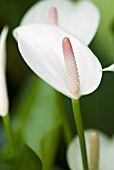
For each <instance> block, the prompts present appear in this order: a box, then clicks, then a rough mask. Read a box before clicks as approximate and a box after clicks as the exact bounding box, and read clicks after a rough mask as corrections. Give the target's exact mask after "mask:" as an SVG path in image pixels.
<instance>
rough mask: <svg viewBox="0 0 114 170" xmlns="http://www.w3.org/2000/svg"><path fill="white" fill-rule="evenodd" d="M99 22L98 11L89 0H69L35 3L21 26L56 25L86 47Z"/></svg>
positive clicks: (48, 0)
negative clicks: (32, 24) (74, 0)
mask: <svg viewBox="0 0 114 170" xmlns="http://www.w3.org/2000/svg"><path fill="white" fill-rule="evenodd" d="M54 9H55V10H54ZM53 15H55V16H53ZM53 17H55V18H56V20H57V21H56V22H55V21H54V20H53ZM99 21H100V14H99V11H98V9H97V7H96V6H95V5H94V4H93V3H92V2H91V1H90V0H81V1H78V2H72V1H70V0H43V1H41V2H37V3H36V4H35V5H34V6H32V7H31V8H30V9H29V10H28V12H27V13H26V14H25V16H24V17H23V19H22V22H21V24H22V25H25V24H30V23H51V24H58V25H59V26H60V27H62V28H64V29H66V30H67V31H69V32H71V33H72V34H73V35H74V36H76V37H77V38H79V39H80V40H81V41H82V42H83V43H84V44H86V45H88V44H89V43H90V42H91V40H92V39H93V37H94V35H95V33H96V31H97V28H98V25H99Z"/></svg>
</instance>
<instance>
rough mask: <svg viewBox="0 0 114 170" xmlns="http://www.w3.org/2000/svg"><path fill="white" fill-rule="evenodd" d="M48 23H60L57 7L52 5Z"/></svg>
mask: <svg viewBox="0 0 114 170" xmlns="http://www.w3.org/2000/svg"><path fill="white" fill-rule="evenodd" d="M48 23H49V24H53V25H57V24H58V16H57V9H56V8H55V7H51V8H50V9H49V18H48Z"/></svg>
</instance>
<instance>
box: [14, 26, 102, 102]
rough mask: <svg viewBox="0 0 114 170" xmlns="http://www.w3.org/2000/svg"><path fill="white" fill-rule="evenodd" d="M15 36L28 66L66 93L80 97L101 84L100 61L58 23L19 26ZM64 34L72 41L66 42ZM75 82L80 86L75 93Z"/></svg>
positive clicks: (74, 97)
mask: <svg viewBox="0 0 114 170" xmlns="http://www.w3.org/2000/svg"><path fill="white" fill-rule="evenodd" d="M14 36H15V38H16V40H17V42H18V47H19V51H20V53H21V55H22V56H23V58H24V60H25V61H26V63H27V64H28V65H29V67H30V68H31V69H32V70H33V71H34V72H35V73H36V74H37V75H38V76H39V77H41V78H42V79H43V80H44V81H46V82H47V83H48V84H50V85H51V86H52V87H54V88H55V89H56V90H58V91H59V92H61V93H63V94H64V95H66V96H68V97H70V98H72V99H78V98H79V97H80V96H82V95H86V94H89V93H91V92H93V91H94V90H95V89H97V87H98V86H99V84H100V81H101V78H102V71H101V70H102V67H101V64H100V62H99V61H98V59H97V58H96V57H95V55H94V54H93V53H92V52H91V50H90V49H89V48H88V47H87V46H85V45H84V44H83V43H82V42H81V41H80V40H78V39H77V38H76V37H75V36H73V35H72V34H70V33H69V32H67V31H65V30H63V29H60V28H59V27H57V26H55V25H48V24H33V25H26V26H21V27H18V28H17V29H15V30H14ZM64 37H68V38H69V39H70V41H71V44H70V42H68V41H67V42H64V41H63V39H64ZM68 38H67V40H68ZM62 41H63V48H62ZM69 44H70V46H71V47H70V48H69ZM71 48H72V49H73V50H71ZM69 50H71V51H69ZM65 51H66V52H65ZM67 55H68V56H67ZM70 67H71V68H70ZM75 67H76V68H75ZM75 71H76V74H75V73H74V72H75ZM77 79H79V80H78V81H77ZM69 80H70V84H69ZM73 80H74V81H73ZM75 83H76V84H75ZM76 85H77V86H78V89H77V90H76V93H75V92H73V91H74V87H76ZM69 86H70V88H69ZM71 88H72V90H73V91H72V90H71ZM76 88H77V87H76Z"/></svg>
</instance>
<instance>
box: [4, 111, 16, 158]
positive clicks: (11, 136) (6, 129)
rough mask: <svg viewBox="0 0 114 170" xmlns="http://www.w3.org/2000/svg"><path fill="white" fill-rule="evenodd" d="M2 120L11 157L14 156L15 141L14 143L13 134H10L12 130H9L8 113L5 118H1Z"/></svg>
mask: <svg viewBox="0 0 114 170" xmlns="http://www.w3.org/2000/svg"><path fill="white" fill-rule="evenodd" d="M2 120H3V123H4V127H5V131H6V136H7V140H8V143H9V147H10V150H11V154H12V156H14V154H15V141H14V137H13V132H12V128H11V123H10V116H9V113H8V114H7V115H6V116H5V117H2Z"/></svg>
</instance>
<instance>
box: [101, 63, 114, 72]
mask: <svg viewBox="0 0 114 170" xmlns="http://www.w3.org/2000/svg"><path fill="white" fill-rule="evenodd" d="M103 71H112V72H114V64H112V65H110V66H108V67H106V68H104V69H103Z"/></svg>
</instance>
